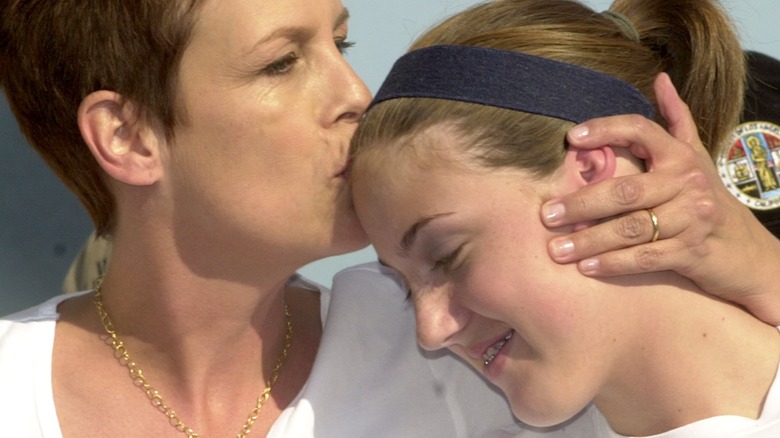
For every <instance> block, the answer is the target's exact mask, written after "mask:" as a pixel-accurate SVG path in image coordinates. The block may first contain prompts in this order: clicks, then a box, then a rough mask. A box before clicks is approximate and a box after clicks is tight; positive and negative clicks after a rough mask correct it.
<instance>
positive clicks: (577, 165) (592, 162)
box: [566, 146, 617, 186]
mask: <svg viewBox="0 0 780 438" xmlns="http://www.w3.org/2000/svg"><path fill="white" fill-rule="evenodd" d="M566 162H567V164H568V166H569V169H570V171H571V172H573V173H574V175H573V176H574V178H575V179H577V180H578V181H579V184H581V185H583V186H585V185H589V184H595V183H597V182H599V181H603V180H605V179H607V178H611V177H613V176H614V175H615V169H616V166H617V163H616V158H615V151H614V150H613V149H612V147H610V146H602V147H600V148H596V149H579V148H575V147H570V148H569V150H568V152H566Z"/></svg>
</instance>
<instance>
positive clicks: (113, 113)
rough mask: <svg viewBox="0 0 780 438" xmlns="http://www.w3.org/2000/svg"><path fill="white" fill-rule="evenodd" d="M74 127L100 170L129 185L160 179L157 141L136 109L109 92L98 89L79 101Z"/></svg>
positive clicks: (139, 184) (120, 97)
mask: <svg viewBox="0 0 780 438" xmlns="http://www.w3.org/2000/svg"><path fill="white" fill-rule="evenodd" d="M78 125H79V129H80V131H81V136H82V137H83V139H84V142H85V143H86V144H87V146H88V147H89V149H90V151H91V152H92V155H93V156H94V157H95V160H97V162H98V164H99V165H100V167H102V168H103V170H104V171H105V172H106V173H107V174H108V175H109V176H111V177H112V178H114V179H116V180H118V181H121V182H124V183H126V184H129V185H135V186H142V185H151V184H154V183H155V182H156V181H157V180H158V179H159V177H160V176H161V174H162V173H161V172H162V166H161V162H160V150H159V148H160V142H159V139H158V138H157V136H155V135H148V134H149V133H150V130H151V128H150V127H149V126H148V123H146V122H145V121H143V120H142V119H141V118H139V113H138V109H137V108H136V107H135V106H134V105H133V104H132V103H130V102H126V101H125V100H124V99H123V98H122V96H121V95H119V94H118V93H115V92H113V91H106V90H100V91H95V92H93V93H91V94H89V95H88V96H87V97H85V98H84V99H83V100H82V101H81V105H80V106H79V110H78Z"/></svg>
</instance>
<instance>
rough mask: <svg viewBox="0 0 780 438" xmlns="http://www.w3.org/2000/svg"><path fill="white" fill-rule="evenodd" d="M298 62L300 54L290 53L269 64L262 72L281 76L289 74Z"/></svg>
mask: <svg viewBox="0 0 780 438" xmlns="http://www.w3.org/2000/svg"><path fill="white" fill-rule="evenodd" d="M296 62H298V55H296V54H295V53H289V54H287V55H285V56H284V57H282V58H281V59H279V60H277V61H274V62H272V63H271V64H268V65H267V66H266V67H265V68H263V70H262V73H263V74H266V75H269V76H280V75H283V74H287V73H289V72H290V70H292V68H293V66H294V65H295V63H296Z"/></svg>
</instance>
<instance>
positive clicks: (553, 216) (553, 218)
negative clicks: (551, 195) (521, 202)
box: [542, 202, 566, 225]
mask: <svg viewBox="0 0 780 438" xmlns="http://www.w3.org/2000/svg"><path fill="white" fill-rule="evenodd" d="M565 213H566V207H564V206H563V204H560V203H557V202H555V203H552V204H545V205H544V206H542V215H543V216H544V221H545V222H546V223H547V225H555V224H556V223H558V222H560V221H561V220H562V219H563V215H564V214H565Z"/></svg>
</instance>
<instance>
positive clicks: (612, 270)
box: [577, 240, 691, 277]
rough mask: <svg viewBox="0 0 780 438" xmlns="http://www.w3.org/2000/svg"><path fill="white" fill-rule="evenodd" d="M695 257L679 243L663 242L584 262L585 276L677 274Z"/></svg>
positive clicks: (616, 252) (635, 247)
mask: <svg viewBox="0 0 780 438" xmlns="http://www.w3.org/2000/svg"><path fill="white" fill-rule="evenodd" d="M690 258H691V255H690V253H689V252H688V251H687V248H686V246H685V245H683V244H682V243H681V242H680V241H679V240H659V241H657V242H654V243H652V244H645V245H638V246H633V247H630V248H625V249H622V250H619V251H612V252H610V253H607V254H603V255H601V256H599V257H598V258H592V259H591V258H588V259H585V260H582V261H580V262H579V263H578V264H577V266H578V268H579V270H580V272H582V273H583V274H585V275H588V276H593V277H610V276H615V275H631V274H641V273H646V272H658V271H664V270H671V271H676V270H679V269H682V268H683V267H686V266H687V265H688V264H690Z"/></svg>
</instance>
